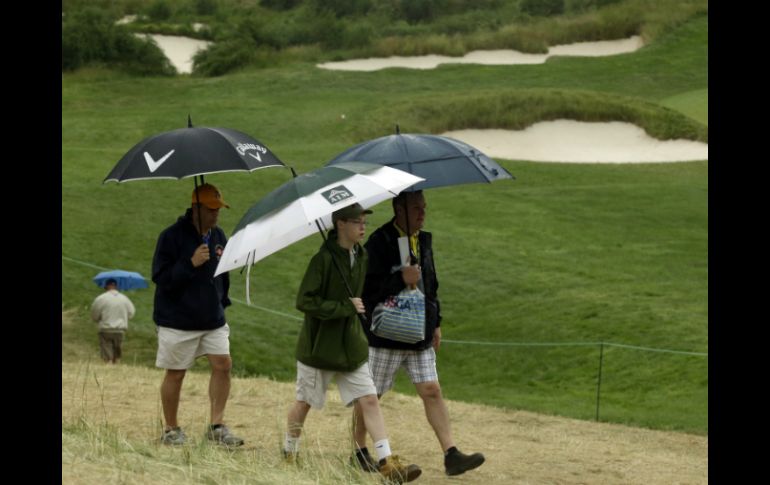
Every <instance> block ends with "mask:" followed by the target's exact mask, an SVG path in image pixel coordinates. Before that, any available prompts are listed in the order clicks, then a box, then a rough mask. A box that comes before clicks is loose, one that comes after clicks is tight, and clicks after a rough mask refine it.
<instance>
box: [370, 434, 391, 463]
mask: <svg viewBox="0 0 770 485" xmlns="http://www.w3.org/2000/svg"><path fill="white" fill-rule="evenodd" d="M374 451H376V452H377V459H378V460H382V459H383V458H387V457H389V456H390V455H392V454H393V453H391V452H390V442H388V439H387V438H385V439H384V440H380V441H378V442H376V443H374Z"/></svg>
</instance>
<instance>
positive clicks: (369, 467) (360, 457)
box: [350, 450, 379, 473]
mask: <svg viewBox="0 0 770 485" xmlns="http://www.w3.org/2000/svg"><path fill="white" fill-rule="evenodd" d="M350 466H352V467H354V468H360V469H361V470H363V471H365V472H369V473H372V472H376V471H377V470H378V468H379V465H378V464H377V460H375V459H374V458H372V455H370V454H369V450H366V451H363V452H362V451H360V450H359V451H356V453H355V455H353V456H351V457H350Z"/></svg>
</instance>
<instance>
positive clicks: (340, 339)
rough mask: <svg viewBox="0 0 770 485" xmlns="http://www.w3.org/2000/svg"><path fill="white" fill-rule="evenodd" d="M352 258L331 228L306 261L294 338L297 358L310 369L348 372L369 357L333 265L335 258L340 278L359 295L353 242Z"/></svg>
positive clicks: (361, 257)
mask: <svg viewBox="0 0 770 485" xmlns="http://www.w3.org/2000/svg"><path fill="white" fill-rule="evenodd" d="M355 254H356V257H355V262H354V264H353V267H352V268H351V267H350V253H349V252H348V251H347V250H346V249H344V248H342V247H341V246H340V245H339V244H337V231H336V230H334V229H333V230H331V231H330V232H329V237H328V239H327V241H326V243H324V244H323V245H322V246H321V249H320V250H319V251H318V252H317V253H316V254H315V256H313V259H311V260H310V264H309V265H308V267H307V271H305V277H304V278H303V279H302V284H301V285H300V288H299V292H298V293H297V309H298V310H299V311H301V312H303V313H304V314H305V322H304V323H303V324H302V330H300V333H299V339H298V341H297V360H298V361H300V362H302V363H303V364H305V365H309V366H311V367H315V368H316V369H324V370H333V371H340V372H350V371H353V370H356V369H358V368H359V367H361V365H363V364H364V363H365V362H366V361H367V360H368V358H369V344H368V342H367V340H366V335H364V331H363V329H362V327H361V323H359V321H358V317H357V316H356V315H357V313H356V309H355V307H354V306H353V303H352V302H351V301H350V297H349V295H348V292H347V290H346V289H345V284H344V283H343V282H342V280H341V279H340V274H339V272H338V271H337V269H336V268H335V267H334V263H333V262H332V258H334V259H335V260H337V263H338V264H339V267H340V268H341V269H342V273H343V274H344V275H345V279H346V280H347V281H348V283H349V284H350V288H351V289H352V290H353V293H354V295H355V296H357V297H359V298H360V297H361V292H362V291H363V287H364V279H365V277H366V263H367V256H366V250H365V249H364V248H363V247H362V246H361V245H360V244H356V245H355Z"/></svg>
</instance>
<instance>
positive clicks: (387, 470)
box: [379, 455, 422, 483]
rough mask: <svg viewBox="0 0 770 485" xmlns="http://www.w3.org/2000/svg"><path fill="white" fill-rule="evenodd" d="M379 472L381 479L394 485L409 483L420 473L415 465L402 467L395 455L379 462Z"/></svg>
mask: <svg viewBox="0 0 770 485" xmlns="http://www.w3.org/2000/svg"><path fill="white" fill-rule="evenodd" d="M379 471H380V474H382V476H383V477H385V478H386V479H387V480H389V481H391V482H394V483H406V482H411V481H412V480H414V479H415V478H417V477H419V476H420V474H421V473H422V470H421V469H420V467H418V466H417V465H408V466H404V465H402V464H401V462H400V461H399V460H398V456H396V455H390V456H388V457H387V458H383V459H382V460H380V470H379Z"/></svg>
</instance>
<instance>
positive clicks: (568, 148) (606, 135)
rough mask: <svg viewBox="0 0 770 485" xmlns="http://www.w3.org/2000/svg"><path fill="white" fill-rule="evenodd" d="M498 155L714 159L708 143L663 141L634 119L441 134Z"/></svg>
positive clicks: (596, 160)
mask: <svg viewBox="0 0 770 485" xmlns="http://www.w3.org/2000/svg"><path fill="white" fill-rule="evenodd" d="M441 134H442V135H443V136H448V137H450V138H455V139H457V140H460V141H464V142H465V143H468V144H470V145H473V146H475V147H476V148H478V149H479V150H481V151H483V152H484V153H486V154H487V155H488V156H490V157H492V158H504V159H507V160H532V161H538V162H572V163H647V162H684V161H692V160H708V144H706V143H702V142H697V141H691V140H668V141H661V140H658V139H655V138H652V137H651V136H649V135H648V134H647V133H645V132H644V130H643V129H641V128H639V127H638V126H636V125H633V124H631V123H623V122H618V121H612V122H608V123H587V122H582V121H572V120H556V121H544V122H540V123H535V124H534V125H532V126H529V127H527V128H526V129H524V130H519V131H514V130H458V131H449V132H446V133H441Z"/></svg>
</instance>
